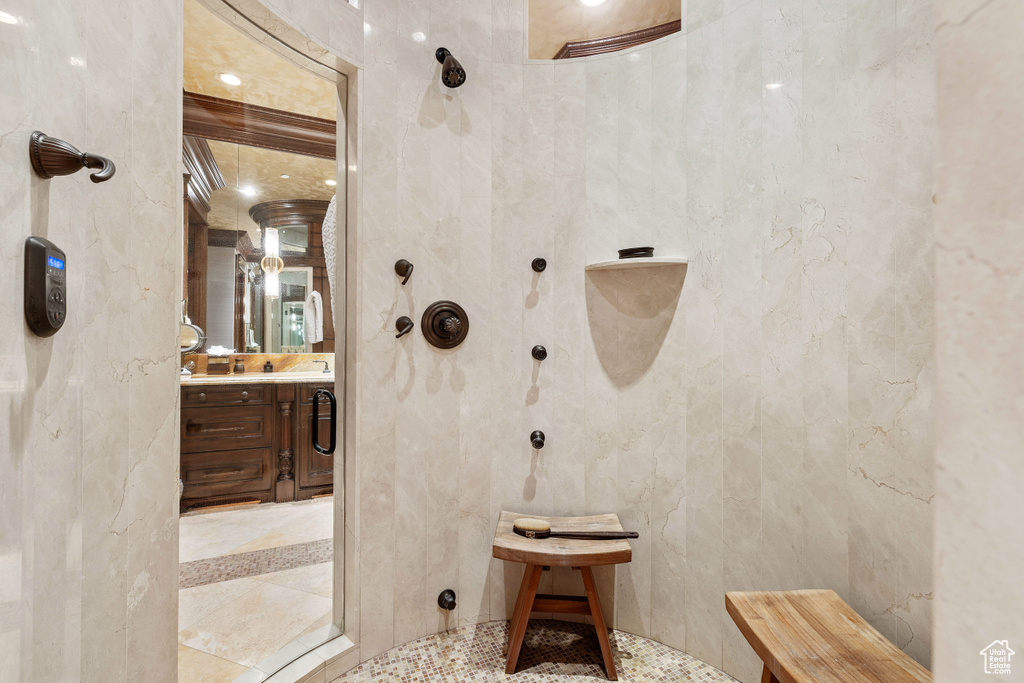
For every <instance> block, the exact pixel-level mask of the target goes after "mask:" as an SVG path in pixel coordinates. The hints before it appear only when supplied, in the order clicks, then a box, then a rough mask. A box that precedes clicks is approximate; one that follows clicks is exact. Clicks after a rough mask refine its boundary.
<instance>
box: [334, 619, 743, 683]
mask: <svg viewBox="0 0 1024 683" xmlns="http://www.w3.org/2000/svg"><path fill="white" fill-rule="evenodd" d="M610 639H611V644H612V652H613V653H614V656H615V666H616V667H617V669H618V674H619V680H620V681H637V682H640V681H643V682H645V683H657V682H659V681H665V682H666V683H668V682H671V683H691V682H692V683H736V679H734V678H733V677H732V676H729V675H728V674H725V673H723V672H721V671H719V670H718V669H716V668H715V667H713V666H711V665H709V664H705V663H704V662H702V661H700V660H698V659H694V658H693V657H691V656H689V655H687V654H684V653H682V652H680V651H678V650H673V649H672V648H670V647H667V646H665V645H662V644H661V643H657V642H655V641H653V640H648V639H647V638H641V637H640V636H635V635H632V634H630V633H624V632H622V631H612V632H611V633H610ZM507 642H508V622H507V621H492V622H490V623H487V624H480V625H478V626H467V627H465V628H461V629H458V630H456V631H449V632H447V633H440V634H437V635H433V636H428V637H426V638H421V639H420V640H415V641H413V642H411V643H408V644H406V645H402V646H400V647H396V648H394V649H393V650H388V651H387V652H384V653H382V654H380V655H378V656H377V657H374V658H373V659H371V660H369V661H367V662H364V663H363V664H361V665H360V666H358V667H356V668H355V669H353V670H352V671H350V672H348V673H347V674H345V675H344V676H342V677H341V678H339V679H337V680H336V682H335V683H369V682H370V681H372V682H373V683H385V682H391V683H418V682H419V681H423V682H424V683H426V682H430V683H456V682H461V681H472V682H473V683H478V682H485V681H505V680H509V681H522V682H523V683H541V682H544V683H549V682H550V683H554V682H558V683H566V682H570V681H603V680H607V678H606V677H605V672H604V667H603V666H602V665H601V651H600V649H599V646H598V643H597V635H596V634H595V633H594V627H593V626H590V625H588V624H579V623H574V622H567V621H545V620H531V621H530V625H529V627H528V628H527V630H526V640H525V641H524V642H523V650H522V653H521V654H520V656H519V668H518V669H517V670H516V671H517V673H516V674H515V675H514V676H506V675H505V654H504V653H505V646H506V643H507Z"/></svg>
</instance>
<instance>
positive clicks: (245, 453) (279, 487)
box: [181, 372, 334, 510]
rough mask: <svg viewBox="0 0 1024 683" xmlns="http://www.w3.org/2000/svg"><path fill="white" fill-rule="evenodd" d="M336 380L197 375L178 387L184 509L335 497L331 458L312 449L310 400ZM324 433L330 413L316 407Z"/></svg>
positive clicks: (301, 375) (309, 375)
mask: <svg viewBox="0 0 1024 683" xmlns="http://www.w3.org/2000/svg"><path fill="white" fill-rule="evenodd" d="M333 388H334V374H333V373H326V374H325V373H321V372H280V373H267V374H261V373H252V374H238V375H234V374H229V375H222V376H218V375H193V376H192V377H188V378H182V381H181V479H182V482H183V485H184V491H183V493H182V497H181V509H182V510H186V509H189V508H195V507H202V506H207V505H216V504H218V503H234V502H243V501H258V502H260V503H267V502H284V501H292V500H305V499H309V498H312V497H314V496H320V495H328V494H330V493H332V492H333V485H334V459H333V457H328V456H323V455H320V454H319V453H317V452H316V451H315V450H314V449H313V445H312V437H311V429H312V424H313V394H314V393H316V392H317V390H319V389H328V390H333ZM317 419H318V420H319V432H320V433H321V434H325V433H327V432H328V430H329V429H330V407H329V405H327V404H326V402H321V404H320V405H319V415H318V416H317Z"/></svg>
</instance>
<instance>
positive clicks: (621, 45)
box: [555, 19, 682, 59]
mask: <svg viewBox="0 0 1024 683" xmlns="http://www.w3.org/2000/svg"><path fill="white" fill-rule="evenodd" d="M681 29H682V22H681V21H680V20H678V19H676V20H675V21H670V22H668V23H667V24H660V25H658V26H650V27H648V28H642V29H639V30H636V31H630V32H629V33H620V34H619V35H617V36H607V37H605V38H594V39H592V40H578V41H573V42H569V43H566V44H565V45H563V46H562V49H561V50H559V51H558V54H556V55H555V59H570V58H572V57H589V56H590V55H600V54H604V53H605V52H618V51H619V50H625V49H626V48H627V47H635V46H637V45H643V44H644V43H649V42H651V41H652V40H657V39H658V38H664V37H665V36H668V35H671V34H673V33H677V32H678V31H680V30H681Z"/></svg>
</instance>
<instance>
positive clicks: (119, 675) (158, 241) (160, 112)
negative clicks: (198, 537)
mask: <svg viewBox="0 0 1024 683" xmlns="http://www.w3.org/2000/svg"><path fill="white" fill-rule="evenodd" d="M0 9H2V10H3V11H4V12H5V13H7V15H9V16H11V17H13V19H14V23H9V22H6V21H5V22H4V23H0V62H2V63H3V65H4V76H3V80H4V84H3V101H4V103H3V106H2V107H0V133H2V137H0V206H2V207H3V210H2V211H0V253H2V259H3V262H4V263H5V264H6V266H7V267H6V268H5V269H4V274H3V276H2V277H0V297H2V299H3V301H5V302H6V304H5V306H4V311H5V313H6V316H7V319H6V321H5V323H4V325H3V328H2V331H0V463H2V469H3V476H2V477H0V520H3V522H2V524H0V586H2V588H0V592H2V597H0V602H2V603H3V605H4V608H3V609H2V610H0V662H2V665H0V669H2V674H0V678H2V679H3V680H5V681H26V682H27V681H78V680H81V681H104V682H107V681H125V682H126V681H162V682H168V683H169V682H170V681H173V680H174V678H175V676H174V672H175V670H176V651H175V646H174V643H175V627H174V621H175V618H174V615H175V613H176V599H177V580H176V578H177V492H176V485H177V466H178V464H177V462H176V458H175V457H174V456H175V454H176V453H177V440H178V411H177V391H176V389H175V387H176V384H177V376H176V374H177V358H176V355H175V354H176V351H175V339H176V335H177V329H176V324H175V320H176V317H177V312H178V310H179V309H178V303H177V301H178V298H179V294H178V292H179V291H180V284H179V283H180V277H181V276H180V267H181V264H180V262H181V241H180V240H181V237H180V233H181V230H180V225H181V208H180V207H181V203H180V201H181V169H180V166H181V163H180V162H181V159H180V148H181V142H180V135H179V133H178V130H179V125H178V121H179V120H180V107H181V62H180V54H181V47H180V45H181V9H180V7H178V8H175V6H174V3H165V2H157V1H155V0H142V1H141V2H140V1H136V2H127V1H113V2H103V3H86V2H81V1H78V0H45V1H44V0H13V1H11V2H6V3H4V6H3V7H2V8H0ZM37 128H38V129H40V130H42V131H44V132H46V133H48V134H50V135H54V136H57V137H60V138H63V139H66V140H67V141H68V142H70V143H72V144H74V145H76V146H78V147H80V148H81V149H83V150H87V151H90V152H95V153H97V154H102V155H105V156H109V157H110V158H111V159H113V160H114V161H115V163H116V164H117V174H116V175H115V176H114V178H113V179H112V180H110V181H108V182H106V183H103V184H99V185H95V184H93V183H92V182H90V181H89V178H88V175H87V173H84V172H83V173H79V174H76V175H75V176H72V177H61V178H55V179H52V180H48V181H47V180H42V179H39V178H37V177H35V176H34V175H33V174H32V171H31V168H30V165H29V159H28V141H29V135H30V133H31V132H32V131H33V130H34V129H37ZM30 234H35V235H40V236H43V237H46V238H48V239H50V240H52V241H54V242H55V243H57V244H58V245H59V246H60V247H62V248H63V249H64V250H65V252H66V253H67V257H68V264H69V265H68V267H69V271H68V273H69V275H68V290H69V293H68V301H69V307H70V308H69V313H68V320H67V323H66V324H65V325H64V328H63V329H62V330H61V331H60V332H59V333H58V334H57V335H56V336H54V337H52V338H49V339H41V338H38V337H35V336H34V335H32V334H31V333H30V332H29V331H28V328H27V326H26V325H25V323H24V322H23V313H22V277H23V274H22V271H23V268H22V263H23V258H24V257H23V253H24V247H23V245H24V240H25V238H26V237H27V236H28V235H30Z"/></svg>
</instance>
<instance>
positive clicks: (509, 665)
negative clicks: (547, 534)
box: [491, 511, 633, 681]
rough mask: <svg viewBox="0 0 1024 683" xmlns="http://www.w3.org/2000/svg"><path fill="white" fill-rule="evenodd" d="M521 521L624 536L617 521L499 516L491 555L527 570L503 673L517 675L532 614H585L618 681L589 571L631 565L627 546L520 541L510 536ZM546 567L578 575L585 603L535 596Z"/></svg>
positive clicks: (607, 517) (560, 540)
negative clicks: (574, 571)
mask: <svg viewBox="0 0 1024 683" xmlns="http://www.w3.org/2000/svg"><path fill="white" fill-rule="evenodd" d="M520 517H533V518H534V519H546V520H547V521H549V522H551V528H552V529H556V530H559V531H622V525H621V524H619V517H618V515H614V514H612V515H594V516H593V517H539V516H537V515H520V514H516V513H514V512H505V511H503V512H502V513H501V515H500V516H499V517H498V527H497V529H496V530H495V532H494V543H493V545H492V546H491V555H492V556H493V557H496V558H498V559H499V560H505V561H506V562H521V563H523V564H525V565H526V571H525V572H524V573H523V582H522V584H521V585H520V586H519V597H518V598H517V599H516V607H515V610H514V611H513V613H512V623H511V625H510V626H509V635H508V656H507V659H506V661H505V673H508V674H513V673H515V672H516V663H517V662H518V661H519V651H520V650H521V649H522V647H523V639H524V638H525V636H526V625H527V624H528V623H529V621H530V614H531V613H533V612H551V613H557V614H583V615H590V616H592V617H593V618H594V629H595V630H596V631H597V641H598V643H599V644H600V646H601V659H602V660H603V661H604V668H605V671H606V672H607V673H608V678H609V679H610V680H613V681H614V680H618V678H617V676H616V673H615V660H614V658H613V656H612V648H611V643H609V642H608V627H607V625H606V624H605V621H604V615H603V614H602V613H601V603H600V601H599V600H598V598H597V588H596V587H595V586H594V576H593V574H592V573H591V571H590V568H591V567H596V566H600V565H609V564H622V563H625V562H629V561H630V560H631V559H633V551H632V550H631V549H630V547H629V541H593V540H581V539H574V538H545V539H535V538H524V537H522V536H519V535H518V534H516V533H515V532H514V531H512V522H514V521H515V520H516V519H518V518H520ZM548 567H572V568H573V569H579V571H580V574H581V575H582V576H583V589H584V591H585V592H586V597H584V596H582V595H580V596H575V595H545V594H543V593H541V594H539V595H538V594H537V586H538V584H539V583H540V575H541V572H542V571H543V570H545V569H547V568H548Z"/></svg>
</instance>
